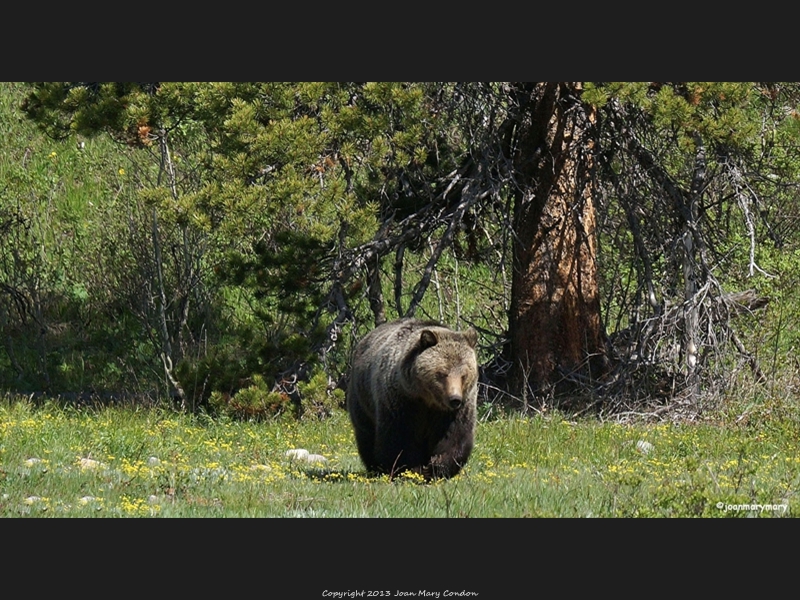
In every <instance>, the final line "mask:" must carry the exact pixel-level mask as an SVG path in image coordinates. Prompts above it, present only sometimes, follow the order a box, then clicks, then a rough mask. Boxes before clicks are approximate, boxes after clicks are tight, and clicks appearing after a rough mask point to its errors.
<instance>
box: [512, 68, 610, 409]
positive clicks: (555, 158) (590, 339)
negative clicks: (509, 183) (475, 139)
mask: <svg viewBox="0 0 800 600" xmlns="http://www.w3.org/2000/svg"><path fill="white" fill-rule="evenodd" d="M581 90H582V87H581V84H580V83H536V84H521V85H520V87H519V88H518V89H517V92H518V96H517V97H518V98H519V106H520V113H519V115H518V125H517V131H516V135H515V145H514V150H513V151H512V159H513V162H514V171H515V174H516V181H517V184H518V188H517V192H516V197H515V205H514V217H513V219H514V220H513V223H514V233H515V236H516V238H515V243H514V273H513V279H512V288H511V290H512V291H511V307H510V313H509V331H510V341H511V348H510V349H511V356H512V359H513V366H512V371H511V380H510V384H511V391H512V392H514V393H517V394H520V395H521V396H522V397H523V398H526V399H527V397H528V395H529V393H531V392H533V393H541V392H545V391H548V390H555V391H556V392H557V393H561V392H567V391H570V390H573V389H574V385H573V384H574V383H575V382H576V381H587V380H588V381H592V380H594V379H596V378H597V377H599V376H601V375H602V373H603V371H604V370H605V368H606V355H605V344H604V339H605V335H604V332H603V326H602V321H601V319H600V299H599V294H598V281H597V265H596V262H595V259H596V249H597V247H596V240H595V207H594V204H593V198H592V184H591V170H592V167H593V154H592V153H593V143H592V141H591V139H590V138H589V137H588V136H587V132H588V131H589V129H590V128H591V126H592V125H593V123H594V119H595V115H594V112H593V110H592V109H591V107H588V106H585V105H584V104H583V103H582V102H581V100H580V96H581Z"/></svg>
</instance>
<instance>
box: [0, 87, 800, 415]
mask: <svg viewBox="0 0 800 600" xmlns="http://www.w3.org/2000/svg"><path fill="white" fill-rule="evenodd" d="M799 93H800V87H798V85H797V84H777V83H757V82H754V83H749V82H744V83H742V82H740V83H721V82H717V83H686V82H677V83H675V82H673V83H663V82H639V83H595V84H589V83H586V84H580V83H538V84H535V83H531V84H525V83H458V84H455V83H330V84H329V83H294V84H289V83H284V84H281V83H264V84H256V83H219V84H212V83H156V82H147V83H142V82H138V83H127V84H122V83H97V82H73V83H43V84H11V83H4V84H2V90H0V111H1V112H0V120H2V123H3V126H4V128H5V130H6V131H8V132H9V133H8V135H6V136H5V138H4V140H3V142H2V144H3V148H2V158H0V160H2V163H0V181H2V182H3V188H2V191H1V193H0V230H1V231H2V238H0V328H2V330H1V332H0V333H2V338H3V352H1V353H0V380H2V385H3V387H4V389H6V390H8V391H11V392H14V393H20V394H27V395H34V396H37V395H39V394H44V395H48V396H56V395H61V396H62V397H63V398H66V399H70V398H71V399H84V400H86V399H89V398H94V399H95V400H102V399H106V400H113V399H117V398H128V399H138V401H141V402H151V403H161V402H165V401H167V399H170V400H169V401H171V402H174V403H175V404H176V405H177V406H179V407H182V408H183V409H186V410H189V411H196V410H198V409H201V408H202V409H204V410H209V411H211V412H218V413H219V412H222V413H226V414H229V415H232V416H238V417H246V418H265V417H270V416H272V415H276V414H292V415H295V416H300V415H303V414H316V415H319V416H324V415H326V414H329V413H330V411H331V410H333V409H335V408H336V407H337V406H341V405H342V402H343V393H342V388H343V385H344V383H345V381H346V375H347V366H348V360H349V354H350V350H351V348H352V345H353V343H354V341H355V340H357V339H358V338H359V337H360V336H361V335H363V334H364V333H365V332H366V331H368V330H369V329H371V328H372V327H374V326H375V325H376V324H378V323H380V322H382V321H383V320H386V319H391V318H395V317H398V316H404V315H412V314H413V315H416V316H420V317H423V318H433V319H436V320H440V321H442V322H444V323H447V324H449V325H451V326H454V327H458V328H464V327H467V326H472V327H475V328H476V329H477V330H478V331H479V334H480V340H481V343H480V362H481V364H482V376H481V392H482V393H481V399H482V402H483V407H484V408H483V410H484V412H485V413H487V414H488V413H491V412H492V411H494V410H495V409H496V410H497V411H498V412H503V411H507V410H521V411H523V412H525V411H541V410H542V409H546V408H547V407H548V406H551V407H552V406H557V407H559V408H562V409H566V410H568V411H573V412H580V413H583V412H587V411H588V412H592V413H597V414H601V415H612V414H613V415H617V416H619V415H628V414H630V415H639V414H648V415H663V414H669V415H673V416H678V417H682V418H683V417H688V418H694V416H696V415H699V414H702V413H703V411H705V410H708V409H709V408H719V407H720V406H721V405H723V404H724V403H725V402H726V401H727V400H729V399H730V398H731V393H732V392H734V391H735V392H738V393H739V395H740V394H741V390H742V389H744V388H743V387H742V386H743V384H747V386H748V387H747V389H748V390H752V393H754V394H759V398H762V399H763V397H765V396H764V395H765V394H766V396H769V397H771V398H773V399H774V398H775V397H776V395H777V396H780V397H781V398H785V397H793V390H795V389H796V385H797V362H796V359H795V358H793V356H794V348H795V347H796V344H797V333H796V331H795V328H794V327H791V323H793V322H796V314H797V309H796V308H795V307H796V302H795V300H794V298H793V296H794V294H793V293H792V290H793V289H794V287H795V284H796V282H797V272H798V268H799V267H798V260H797V253H798V243H797V242H798V226H797V215H798V201H797V194H796V190H797V169H798V164H799V163H798V156H797V151H798V144H797V142H798V135H800V118H798V113H797V110H796V106H797V98H798V94H799ZM736 399H737V400H738V399H740V398H738V397H737V398H736Z"/></svg>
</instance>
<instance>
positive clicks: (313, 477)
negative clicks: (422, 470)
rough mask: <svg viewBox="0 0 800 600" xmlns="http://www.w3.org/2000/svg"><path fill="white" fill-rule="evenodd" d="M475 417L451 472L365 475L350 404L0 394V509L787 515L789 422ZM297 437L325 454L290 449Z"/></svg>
mask: <svg viewBox="0 0 800 600" xmlns="http://www.w3.org/2000/svg"><path fill="white" fill-rule="evenodd" d="M730 421H731V422H727V423H702V424H697V423H694V424H674V423H661V424H635V425H631V424H620V423H612V422H605V423H602V422H599V421H597V420H596V419H591V418H587V419H585V420H579V421H569V420H566V419H565V418H564V417H563V416H561V415H559V414H558V413H552V414H547V415H539V416H536V417H534V418H520V417H504V418H501V419H496V420H490V421H487V422H482V423H480V424H479V426H478V432H477V440H476V448H475V451H474V453H473V455H472V458H471V459H470V462H469V464H468V465H467V467H466V468H465V469H464V471H463V472H462V474H461V475H459V476H458V477H456V478H454V479H452V480H449V481H440V482H436V483H433V484H424V483H421V482H420V481H418V480H417V479H416V478H414V477H411V476H406V477H400V478H398V479H395V480H394V481H388V479H387V478H369V477H366V476H365V473H364V470H363V467H362V465H361V463H360V461H359V458H358V455H357V453H356V449H355V443H354V440H353V435H352V432H351V429H350V424H349V421H348V419H347V415H346V414H345V413H344V412H343V411H336V412H335V413H334V414H333V416H332V417H330V418H328V419H325V420H310V421H299V422H298V421H294V420H288V419H287V420H278V421H272V422H267V423H245V422H236V421H229V420H218V419H211V418H209V417H205V416H202V415H201V416H189V415H184V414H180V413H175V412H172V411H168V410H162V409H153V408H148V409H144V408H140V409H134V408H113V407H112V408H109V407H106V408H99V409H88V408H81V409H75V408H72V409H70V408H63V407H58V406H56V405H54V404H46V405H44V406H41V407H35V406H33V405H32V404H31V403H29V402H27V401H25V400H18V399H12V398H7V399H5V400H3V401H0V516H3V517H71V516H72V517H650V516H653V517H658V516H663V517H691V516H698V517H787V516H794V515H797V514H800V499H799V498H798V494H797V489H798V485H799V484H800V441H799V439H800V438H799V437H798V429H799V428H800V426H799V425H798V424H797V421H796V420H794V419H792V418H789V417H780V416H778V417H776V416H775V415H769V416H759V415H755V416H751V417H750V418H747V419H739V420H738V422H737V421H736V420H734V419H731V420H730ZM300 448H302V449H306V450H308V451H309V452H310V453H312V454H318V455H321V456H322V457H324V458H325V460H326V462H317V463H309V462H307V461H305V460H302V459H295V458H291V457H287V451H290V450H293V449H300Z"/></svg>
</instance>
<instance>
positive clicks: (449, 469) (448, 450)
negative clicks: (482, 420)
mask: <svg viewBox="0 0 800 600" xmlns="http://www.w3.org/2000/svg"><path fill="white" fill-rule="evenodd" d="M459 421H460V419H456V420H455V421H454V422H453V423H452V424H451V425H450V427H449V428H448V431H447V434H446V435H445V436H444V438H442V439H441V440H440V441H439V443H438V444H436V447H435V448H434V449H433V456H432V457H431V460H430V463H429V465H427V466H426V468H425V472H424V473H423V475H425V476H426V478H439V477H453V476H455V475H457V474H458V473H459V472H460V471H461V469H462V467H463V466H464V465H465V464H467V460H468V459H469V455H470V454H471V453H472V447H473V446H474V443H475V442H474V436H473V432H472V428H471V427H464V425H463V423H460V422H459Z"/></svg>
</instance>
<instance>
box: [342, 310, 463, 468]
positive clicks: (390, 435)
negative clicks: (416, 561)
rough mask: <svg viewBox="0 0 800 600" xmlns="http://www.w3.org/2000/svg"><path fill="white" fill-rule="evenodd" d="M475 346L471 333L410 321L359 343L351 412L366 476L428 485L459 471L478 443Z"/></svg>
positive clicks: (351, 386)
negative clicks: (410, 476) (414, 477)
mask: <svg viewBox="0 0 800 600" xmlns="http://www.w3.org/2000/svg"><path fill="white" fill-rule="evenodd" d="M477 342H478V334H477V333H476V331H475V330H474V329H469V330H467V331H464V332H458V331H453V330H452V329H449V328H447V327H445V326H443V325H441V324H439V323H436V322H434V321H420V320H417V319H412V318H405V319H399V320H397V321H393V322H390V323H384V324H382V325H380V326H378V327H377V328H376V329H374V330H373V331H371V332H370V333H369V334H367V335H366V336H365V337H364V339H362V340H361V342H359V343H358V345H357V346H356V348H355V352H354V355H353V364H352V368H351V371H350V381H349V384H348V387H347V410H348V412H349V413H350V420H351V421H352V423H353V428H354V429H355V436H356V444H357V446H358V453H359V455H360V456H361V460H362V461H363V462H364V465H365V466H366V467H367V469H368V470H369V471H372V472H377V473H388V474H389V475H391V476H392V477H393V476H394V475H396V474H398V473H400V472H402V471H404V470H410V471H414V472H416V473H419V474H421V475H422V476H424V477H425V479H426V480H430V479H435V478H441V477H445V478H447V477H453V476H454V475H456V474H457V473H458V472H459V471H460V470H461V468H462V467H463V466H464V464H465V463H466V462H467V459H468V458H469V455H470V453H471V452H472V447H473V444H474V437H475V408H476V401H477V396H478V361H477V357H476V355H475V347H476V345H477Z"/></svg>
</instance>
